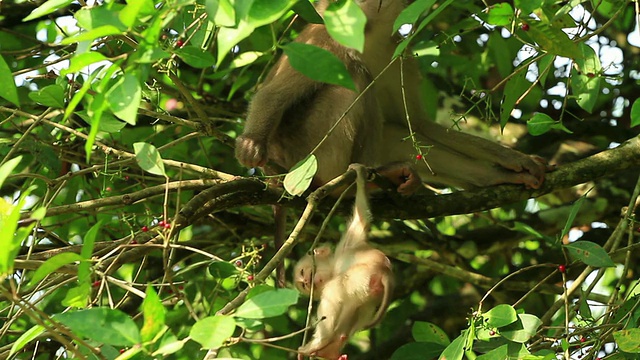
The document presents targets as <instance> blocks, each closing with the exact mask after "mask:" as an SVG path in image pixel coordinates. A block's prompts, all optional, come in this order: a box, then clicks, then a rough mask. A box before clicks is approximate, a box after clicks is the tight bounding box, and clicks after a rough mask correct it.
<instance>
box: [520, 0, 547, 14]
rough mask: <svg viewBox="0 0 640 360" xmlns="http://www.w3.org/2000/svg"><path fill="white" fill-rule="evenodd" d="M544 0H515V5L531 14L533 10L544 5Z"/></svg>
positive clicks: (525, 12)
mask: <svg viewBox="0 0 640 360" xmlns="http://www.w3.org/2000/svg"><path fill="white" fill-rule="evenodd" d="M542 1H543V0H515V1H514V5H515V6H516V8H518V9H520V10H522V12H523V13H524V14H525V15H528V14H531V13H532V12H533V10H535V9H539V8H540V6H542Z"/></svg>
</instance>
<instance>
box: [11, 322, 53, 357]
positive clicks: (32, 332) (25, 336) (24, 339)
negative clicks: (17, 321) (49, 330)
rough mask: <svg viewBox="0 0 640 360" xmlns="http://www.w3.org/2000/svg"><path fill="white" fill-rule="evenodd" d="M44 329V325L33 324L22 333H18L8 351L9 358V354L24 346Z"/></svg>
mask: <svg viewBox="0 0 640 360" xmlns="http://www.w3.org/2000/svg"><path fill="white" fill-rule="evenodd" d="M45 331H46V330H45V328H44V326H41V325H34V326H33V327H31V328H30V329H29V330H27V331H25V332H24V333H22V335H20V337H19V338H18V339H17V340H16V341H15V342H14V343H13V345H12V346H11V351H9V358H11V355H13V354H15V353H17V352H18V351H20V350H22V348H24V347H25V346H26V345H27V344H29V343H30V342H31V341H33V340H35V339H37V338H38V337H39V336H40V335H42V334H44V333H45Z"/></svg>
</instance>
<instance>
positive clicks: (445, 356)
mask: <svg viewBox="0 0 640 360" xmlns="http://www.w3.org/2000/svg"><path fill="white" fill-rule="evenodd" d="M468 331H469V330H464V331H462V334H460V336H458V337H457V338H455V339H453V341H452V342H451V344H449V346H447V348H446V349H444V351H443V352H442V354H440V357H439V358H438V360H461V359H462V357H463V356H464V346H465V344H466V342H467V334H468Z"/></svg>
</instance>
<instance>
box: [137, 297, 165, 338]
mask: <svg viewBox="0 0 640 360" xmlns="http://www.w3.org/2000/svg"><path fill="white" fill-rule="evenodd" d="M145 294H146V296H145V297H144V301H142V315H143V316H144V323H143V325H142V329H140V335H141V337H142V341H143V342H147V341H151V340H153V338H155V337H156V335H157V334H158V333H160V331H162V329H163V328H164V327H165V325H164V324H165V317H166V310H165V308H164V306H163V305H162V301H161V300H160V297H159V296H158V294H157V293H156V292H155V291H154V290H153V287H151V286H147V291H146V292H145Z"/></svg>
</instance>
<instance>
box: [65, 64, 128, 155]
mask: <svg viewBox="0 0 640 360" xmlns="http://www.w3.org/2000/svg"><path fill="white" fill-rule="evenodd" d="M121 62H122V61H118V62H115V63H113V64H111V66H109V67H108V68H106V69H104V70H102V71H100V75H101V76H102V78H100V80H98V85H97V86H96V93H95V94H94V95H93V99H92V100H91V101H90V103H89V109H88V111H87V113H88V114H89V115H90V116H91V130H90V131H89V136H88V137H87V141H86V142H85V144H84V152H85V155H86V157H87V161H90V160H91V152H92V151H93V144H94V143H95V141H96V136H97V135H98V130H99V129H100V121H101V120H102V114H103V113H104V111H105V110H106V109H107V108H108V107H109V104H108V103H107V101H106V100H105V92H106V91H107V86H108V85H109V84H110V83H111V79H112V77H113V76H114V74H115V73H116V72H117V71H120V63H121ZM82 89H84V85H83V87H82ZM82 89H80V91H79V93H80V92H82V91H83V90H82ZM74 99H75V96H74ZM75 105H76V104H74V105H73V107H75ZM70 107H72V106H71V103H70V105H69V106H68V107H67V111H65V117H66V116H67V115H68V112H69V108H70Z"/></svg>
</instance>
